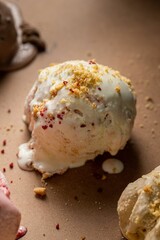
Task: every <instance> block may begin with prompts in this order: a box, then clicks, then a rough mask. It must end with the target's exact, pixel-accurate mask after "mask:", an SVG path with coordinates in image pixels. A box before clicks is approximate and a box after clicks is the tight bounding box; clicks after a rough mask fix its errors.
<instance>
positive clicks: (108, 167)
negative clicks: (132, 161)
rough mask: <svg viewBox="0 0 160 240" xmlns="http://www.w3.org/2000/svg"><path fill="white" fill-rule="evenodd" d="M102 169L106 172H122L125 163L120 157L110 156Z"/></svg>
mask: <svg viewBox="0 0 160 240" xmlns="http://www.w3.org/2000/svg"><path fill="white" fill-rule="evenodd" d="M102 169H103V171H104V172H108V173H110V174H115V173H120V172H122V171H123V169H124V165H123V163H122V162H121V161H120V160H118V159H115V158H109V159H107V160H105V161H104V162H103V164H102Z"/></svg>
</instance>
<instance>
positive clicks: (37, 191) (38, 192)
mask: <svg viewBox="0 0 160 240" xmlns="http://www.w3.org/2000/svg"><path fill="white" fill-rule="evenodd" d="M34 193H35V194H36V195H38V196H41V197H43V196H46V188H45V187H35V188H34Z"/></svg>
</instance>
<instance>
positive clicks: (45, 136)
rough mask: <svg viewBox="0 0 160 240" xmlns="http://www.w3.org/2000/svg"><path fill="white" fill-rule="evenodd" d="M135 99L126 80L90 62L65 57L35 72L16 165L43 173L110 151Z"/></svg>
mask: <svg viewBox="0 0 160 240" xmlns="http://www.w3.org/2000/svg"><path fill="white" fill-rule="evenodd" d="M135 115H136V99H135V95H134V91H133V88H132V85H131V82H130V80H128V79H127V78H125V77H122V76H121V75H120V73H119V72H118V71H115V70H113V69H111V68H109V67H106V66H103V65H100V64H97V63H96V62H95V61H88V62H86V61H78V60H77V61H67V62H64V63H62V64H57V65H55V66H50V67H47V68H45V69H43V70H41V71H40V74H39V77H38V80H37V81H36V82H35V84H34V86H33V88H32V89H31V91H30V93H29V94H28V97H27V99H26V102H25V110H24V116H25V121H26V123H27V124H29V130H30V131H31V132H32V137H31V140H30V141H29V142H28V143H26V144H22V145H21V146H20V147H19V154H18V157H19V160H18V163H19V166H20V167H21V168H23V169H30V170H31V169H33V168H35V169H37V170H38V171H40V172H41V173H42V174H43V177H44V178H45V177H48V176H51V175H53V174H55V173H59V174H62V173H63V172H65V171H66V170H67V169H68V168H73V167H79V166H82V165H84V163H85V162H86V161H87V160H90V159H94V158H95V157H96V156H97V155H99V154H103V153H104V151H107V152H109V153H111V154H112V155H115V154H116V153H117V152H118V151H119V150H120V149H123V148H124V146H125V145H126V142H127V141H128V139H129V138H130V135H131V130H132V127H133V123H134V119H135Z"/></svg>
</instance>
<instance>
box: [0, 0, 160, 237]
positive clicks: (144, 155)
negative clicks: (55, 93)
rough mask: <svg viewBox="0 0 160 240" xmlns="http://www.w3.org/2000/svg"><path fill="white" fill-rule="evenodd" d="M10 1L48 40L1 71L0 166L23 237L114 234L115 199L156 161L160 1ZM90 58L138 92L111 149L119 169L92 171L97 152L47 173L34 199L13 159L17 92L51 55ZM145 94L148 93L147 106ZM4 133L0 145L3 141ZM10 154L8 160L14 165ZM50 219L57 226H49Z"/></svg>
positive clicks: (18, 136)
mask: <svg viewBox="0 0 160 240" xmlns="http://www.w3.org/2000/svg"><path fill="white" fill-rule="evenodd" d="M15 2H16V3H18V4H19V6H20V7H21V9H22V12H23V15H24V18H25V20H26V21H28V22H29V23H31V24H32V25H33V26H35V27H37V28H38V29H39V30H40V31H41V34H42V36H43V38H44V39H45V41H46V43H47V51H46V53H43V54H40V55H39V56H38V57H37V58H36V59H35V61H34V62H33V63H32V64H30V65H28V66H27V67H26V68H24V69H22V70H19V71H16V72H12V73H9V74H7V75H4V76H3V75H1V76H0V150H2V149H5V154H0V169H1V170H2V169H3V167H5V168H6V173H5V175H6V177H7V179H8V182H9V186H10V189H11V192H12V195H11V197H12V201H13V202H14V203H15V204H16V206H17V207H18V208H19V209H20V210H21V212H22V224H23V225H25V226H26V227H27V228H28V233H27V235H26V236H25V237H24V240H42V239H47V240H82V239H86V240H121V239H122V237H121V233H120V230H119V227H118V217H117V212H116V206H117V200H118V198H119V196H120V194H121V192H122V190H123V189H124V188H125V186H126V185H127V184H128V183H129V182H130V181H134V180H135V179H136V178H137V177H140V176H141V175H142V174H144V173H147V172H148V171H150V170H152V169H153V168H154V167H156V166H157V165H158V164H159V152H160V145H159V143H160V125H159V124H160V123H159V117H160V112H159V111H160V97H159V94H160V93H159V90H160V4H159V3H158V1H156V0H155V1H151V0H150V1H149V0H146V1H142V0H139V1H133V0H116V1H114V0H99V1H98V0H86V1H84V0H68V1H66V0H39V1H33V0H27V1H25V0H17V1H15ZM91 58H96V60H97V62H99V63H102V64H105V65H108V66H111V67H113V68H115V69H117V70H119V71H120V72H121V73H122V74H124V75H125V76H127V77H129V78H131V79H132V82H133V84H134V86H135V89H136V92H137V111H138V113H137V118H136V122H135V126H134V130H133V134H132V138H131V141H130V142H129V143H128V144H127V146H126V148H125V149H124V150H123V151H120V152H119V154H118V156H117V158H119V159H120V160H122V161H123V163H124V166H125V169H124V171H123V172H122V173H121V174H118V175H107V174H106V176H107V177H106V180H101V179H99V176H101V175H102V174H103V172H102V170H101V163H102V160H104V159H106V157H107V156H108V155H107V154H104V156H102V157H100V158H98V159H96V161H93V162H92V161H91V162H89V163H87V164H86V165H85V166H84V167H81V168H78V169H71V170H69V171H67V172H66V173H65V174H64V175H63V176H58V175H56V176H54V177H52V178H51V179H49V180H48V186H47V198H46V199H44V200H42V199H37V198H35V196H34V194H33V188H34V187H35V186H40V185H41V182H40V178H41V176H40V174H38V173H36V172H25V171H22V170H20V169H19V168H18V166H17V159H16V153H17V150H18V146H19V144H21V143H23V142H26V141H27V140H28V139H29V132H28V130H27V127H26V126H25V124H24V123H23V122H22V114H23V105H24V99H25V97H26V95H27V93H28V91H29V89H30V88H31V86H32V84H33V82H34V81H35V79H36V78H37V75H38V69H40V68H44V67H46V66H48V65H49V63H52V62H57V63H58V62H63V61H65V60H71V59H85V60H88V59H91ZM146 97H151V98H152V100H153V103H152V106H151V107H152V108H153V109H147V105H146V104H147V100H146ZM8 109H11V113H10V114H9V113H8V112H7V111H8ZM8 129H9V130H8ZM21 129H22V130H23V131H22V130H21ZM4 139H6V140H7V146H6V147H3V146H2V141H3V140H4ZM10 162H14V168H13V169H10V168H9V163H10ZM10 181H13V183H10ZM99 188H100V190H101V188H102V192H98V191H97V190H98V189H99ZM75 197H78V200H75ZM57 223H59V225H60V230H56V228H55V226H56V224H57ZM44 234H45V236H44ZM83 237H86V238H83Z"/></svg>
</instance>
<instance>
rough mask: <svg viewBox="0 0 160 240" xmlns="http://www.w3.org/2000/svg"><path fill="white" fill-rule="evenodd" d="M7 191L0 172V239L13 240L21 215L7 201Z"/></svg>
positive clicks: (8, 200)
mask: <svg viewBox="0 0 160 240" xmlns="http://www.w3.org/2000/svg"><path fill="white" fill-rule="evenodd" d="M9 195H10V192H9V189H8V186H7V181H6V179H5V177H4V175H3V174H2V173H1V172H0V239H1V240H15V239H17V238H16V236H17V231H18V228H19V224H20V220H21V213H20V212H19V210H18V209H17V208H16V207H15V206H14V205H13V203H12V202H11V201H10V199H9Z"/></svg>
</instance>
